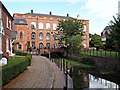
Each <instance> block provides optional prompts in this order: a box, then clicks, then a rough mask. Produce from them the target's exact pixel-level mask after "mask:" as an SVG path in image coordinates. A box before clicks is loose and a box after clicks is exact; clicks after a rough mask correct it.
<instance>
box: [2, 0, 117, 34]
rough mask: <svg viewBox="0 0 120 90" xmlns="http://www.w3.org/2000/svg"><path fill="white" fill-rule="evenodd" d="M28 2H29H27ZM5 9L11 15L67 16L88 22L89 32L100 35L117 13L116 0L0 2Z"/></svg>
mask: <svg viewBox="0 0 120 90" xmlns="http://www.w3.org/2000/svg"><path fill="white" fill-rule="evenodd" d="M28 1H29V2H28ZM2 2H3V4H4V5H5V7H6V8H7V9H8V11H9V12H10V13H11V15H13V13H28V12H30V11H31V9H33V11H34V13H42V14H49V12H50V11H51V12H52V14H53V15H61V16H66V15H67V13H69V16H71V17H74V18H76V17H77V15H78V14H79V19H87V20H89V24H90V25H89V32H90V33H92V34H94V33H97V34H100V33H101V32H102V30H103V29H104V28H105V26H106V25H108V23H109V21H110V20H112V19H113V15H114V16H115V15H116V13H118V0H19V1H18V0H2Z"/></svg>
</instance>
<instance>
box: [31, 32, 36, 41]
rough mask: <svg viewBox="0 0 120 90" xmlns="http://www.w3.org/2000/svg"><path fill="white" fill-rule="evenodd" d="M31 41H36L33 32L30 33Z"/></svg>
mask: <svg viewBox="0 0 120 90" xmlns="http://www.w3.org/2000/svg"><path fill="white" fill-rule="evenodd" d="M31 39H32V40H35V39H36V34H35V32H32V33H31Z"/></svg>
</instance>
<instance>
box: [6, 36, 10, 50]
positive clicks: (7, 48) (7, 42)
mask: <svg viewBox="0 0 120 90" xmlns="http://www.w3.org/2000/svg"><path fill="white" fill-rule="evenodd" d="M6 52H9V41H8V38H6Z"/></svg>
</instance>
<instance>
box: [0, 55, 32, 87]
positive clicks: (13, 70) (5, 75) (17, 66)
mask: <svg viewBox="0 0 120 90" xmlns="http://www.w3.org/2000/svg"><path fill="white" fill-rule="evenodd" d="M29 65H31V55H30V54H28V55H27V56H26V57H25V58H24V60H21V61H20V62H18V63H14V64H9V65H8V66H7V65H6V66H3V67H2V85H5V84H7V83H9V82H10V81H11V80H12V79H13V78H15V77H17V76H18V75H19V74H20V73H22V72H23V71H24V70H25V69H26V68H27V66H29Z"/></svg>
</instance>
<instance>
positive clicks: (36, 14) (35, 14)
mask: <svg viewBox="0 0 120 90" xmlns="http://www.w3.org/2000/svg"><path fill="white" fill-rule="evenodd" d="M25 14H28V15H34V16H48V17H49V16H50V17H57V18H73V17H69V16H68V17H67V16H59V15H49V14H41V13H25Z"/></svg>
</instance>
